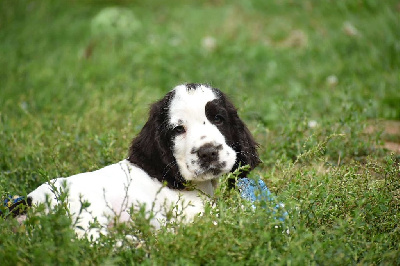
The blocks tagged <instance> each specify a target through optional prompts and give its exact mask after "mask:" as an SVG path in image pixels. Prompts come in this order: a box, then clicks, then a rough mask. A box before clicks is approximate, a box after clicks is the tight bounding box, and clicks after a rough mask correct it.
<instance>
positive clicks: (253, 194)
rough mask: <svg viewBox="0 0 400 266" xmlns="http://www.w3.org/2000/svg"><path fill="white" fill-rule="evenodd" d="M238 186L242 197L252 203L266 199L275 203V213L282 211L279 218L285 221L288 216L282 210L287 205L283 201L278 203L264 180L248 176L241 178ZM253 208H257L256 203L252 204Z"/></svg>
mask: <svg viewBox="0 0 400 266" xmlns="http://www.w3.org/2000/svg"><path fill="white" fill-rule="evenodd" d="M236 186H237V187H238V189H239V192H240V195H241V196H242V198H244V199H246V200H248V201H250V202H251V203H255V202H256V201H264V202H269V203H272V204H275V206H274V209H275V210H276V211H273V214H276V212H278V211H280V212H281V213H282V215H281V216H278V217H277V219H278V220H279V221H281V222H283V221H285V217H286V216H288V213H287V212H286V211H282V210H283V208H284V207H285V205H284V204H283V203H277V202H276V199H275V197H274V196H273V195H272V193H271V191H270V190H269V189H268V187H267V186H266V185H265V183H264V181H262V180H261V179H258V180H257V181H256V180H253V179H249V178H247V177H245V178H241V179H239V180H238V181H237V183H236ZM252 207H253V208H256V206H255V205H254V204H252Z"/></svg>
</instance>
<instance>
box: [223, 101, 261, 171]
mask: <svg viewBox="0 0 400 266" xmlns="http://www.w3.org/2000/svg"><path fill="white" fill-rule="evenodd" d="M221 95H222V96H221V97H222V98H223V101H224V102H225V106H226V109H227V111H228V114H229V116H230V119H229V120H230V121H231V123H232V124H231V126H232V130H233V134H232V139H233V140H232V143H231V144H230V145H231V146H232V147H233V149H234V150H235V151H236V154H237V159H236V163H235V165H234V167H233V169H232V170H236V169H237V168H238V167H239V166H244V165H249V166H250V169H249V170H248V171H243V172H242V173H241V174H240V175H239V177H245V176H246V174H247V173H248V172H250V171H251V170H252V169H254V168H255V167H256V166H257V165H258V164H259V163H260V162H261V160H260V158H259V156H258V152H257V148H258V144H257V142H256V141H255V140H254V138H253V136H252V134H251V133H250V130H249V129H248V128H247V126H246V125H245V124H244V123H243V121H242V120H241V119H240V118H239V115H238V113H237V110H236V108H235V106H234V105H233V104H232V102H231V101H229V99H228V98H227V97H226V96H225V95H224V94H223V93H222V94H221Z"/></svg>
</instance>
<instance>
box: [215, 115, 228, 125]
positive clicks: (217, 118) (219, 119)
mask: <svg viewBox="0 0 400 266" xmlns="http://www.w3.org/2000/svg"><path fill="white" fill-rule="evenodd" d="M224 121H225V119H224V117H223V116H222V115H216V116H214V121H213V122H214V124H217V125H221V124H222V123H224Z"/></svg>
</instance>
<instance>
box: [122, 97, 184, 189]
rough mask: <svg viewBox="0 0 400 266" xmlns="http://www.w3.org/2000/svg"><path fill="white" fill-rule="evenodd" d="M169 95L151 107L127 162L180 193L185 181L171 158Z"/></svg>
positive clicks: (172, 157)
mask: <svg viewBox="0 0 400 266" xmlns="http://www.w3.org/2000/svg"><path fill="white" fill-rule="evenodd" d="M173 93H174V92H173V91H172V92H170V93H168V94H167V95H166V96H165V97H164V98H163V99H161V100H159V101H158V102H156V103H154V104H153V105H152V106H151V108H150V114H149V118H148V120H147V122H146V124H145V125H144V126H143V128H142V130H141V132H140V133H139V135H138V136H137V137H136V138H135V139H133V141H132V144H131V147H130V150H129V157H128V160H129V161H130V162H131V163H133V164H135V165H136V166H138V167H140V168H142V169H143V170H144V171H145V172H146V173H147V174H149V175H150V176H151V177H153V178H157V179H158V180H159V181H160V182H166V183H167V185H168V186H169V187H172V188H178V189H180V188H183V187H184V183H185V180H184V179H183V178H182V176H181V175H180V173H179V169H178V166H177V164H176V161H175V158H174V156H173V154H172V150H171V147H172V140H171V137H170V135H169V132H170V130H169V128H168V126H169V125H168V120H169V114H168V110H169V104H170V101H171V100H172V98H173Z"/></svg>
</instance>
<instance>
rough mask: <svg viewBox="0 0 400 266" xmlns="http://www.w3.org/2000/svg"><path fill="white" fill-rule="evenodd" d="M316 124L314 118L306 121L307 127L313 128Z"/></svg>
mask: <svg viewBox="0 0 400 266" xmlns="http://www.w3.org/2000/svg"><path fill="white" fill-rule="evenodd" d="M317 125H318V123H317V121H315V120H310V121H308V127H309V128H315V127H316V126H317Z"/></svg>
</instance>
